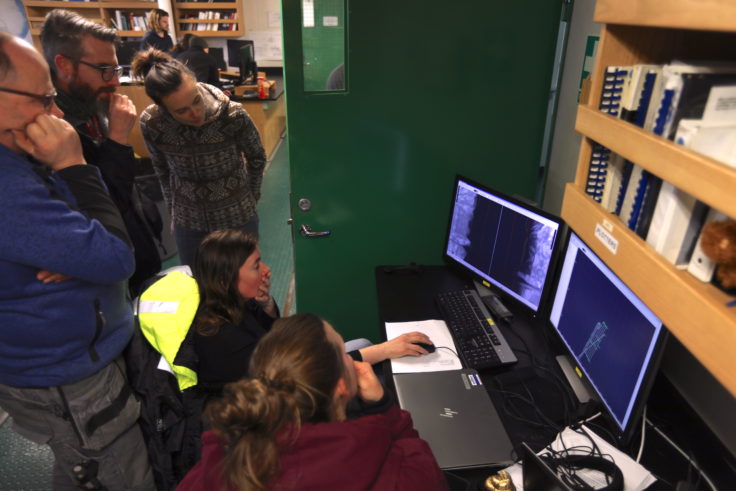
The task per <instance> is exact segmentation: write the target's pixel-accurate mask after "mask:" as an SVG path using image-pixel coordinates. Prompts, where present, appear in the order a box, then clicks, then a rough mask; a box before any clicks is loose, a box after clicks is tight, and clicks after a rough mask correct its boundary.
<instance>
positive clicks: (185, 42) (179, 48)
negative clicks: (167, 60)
mask: <svg viewBox="0 0 736 491" xmlns="http://www.w3.org/2000/svg"><path fill="white" fill-rule="evenodd" d="M192 36H194V34H192V33H191V32H188V33H186V34H184V36H182V38H181V39H180V40H179V42H178V43H176V44H175V45H174V47H173V48H172V49H171V54H172V55H174V56H176V55H178V54H179V53H183V52H184V51H186V50H187V48H188V47H189V40H190V39H191V38H192Z"/></svg>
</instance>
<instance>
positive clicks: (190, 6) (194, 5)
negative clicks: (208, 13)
mask: <svg viewBox="0 0 736 491" xmlns="http://www.w3.org/2000/svg"><path fill="white" fill-rule="evenodd" d="M174 7H176V8H177V9H180V10H240V5H239V4H238V2H208V3H203V2H186V3H185V2H176V3H174Z"/></svg>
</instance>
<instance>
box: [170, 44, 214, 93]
mask: <svg viewBox="0 0 736 491" xmlns="http://www.w3.org/2000/svg"><path fill="white" fill-rule="evenodd" d="M188 42H189V45H188V46H187V48H186V49H185V50H184V51H182V52H181V53H179V54H177V55H176V59H177V60H179V61H181V62H182V63H184V64H185V65H186V66H187V67H188V68H189V69H190V70H191V71H193V72H194V75H195V76H196V77H197V82H203V83H206V84H210V85H214V86H215V87H220V75H219V73H218V72H217V61H216V60H215V58H214V57H213V56H212V55H210V54H209V52H208V49H207V48H208V45H207V41H205V40H204V39H202V38H201V37H199V36H195V35H191V36H190V38H189V40H188Z"/></svg>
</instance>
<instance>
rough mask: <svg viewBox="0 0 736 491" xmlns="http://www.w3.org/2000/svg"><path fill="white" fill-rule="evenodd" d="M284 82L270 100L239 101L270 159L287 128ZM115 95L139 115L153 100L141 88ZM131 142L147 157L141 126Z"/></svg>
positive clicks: (132, 87) (122, 89)
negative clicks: (120, 95) (126, 101)
mask: <svg viewBox="0 0 736 491" xmlns="http://www.w3.org/2000/svg"><path fill="white" fill-rule="evenodd" d="M283 92H284V90H283V83H282V82H280V81H277V82H276V90H275V91H274V94H273V95H272V98H270V99H247V100H242V101H239V102H240V103H241V104H242V106H243V109H245V110H246V112H247V113H248V115H249V116H250V118H251V119H252V120H253V123H254V124H255V125H256V128H257V129H258V133H259V134H260V135H261V142H262V144H263V148H264V150H265V151H266V156H267V158H269V159H270V158H271V157H272V156H273V152H274V150H276V147H277V146H278V143H279V141H280V140H281V135H282V134H283V133H284V130H285V129H286V107H285V102H284V97H283ZM118 93H120V94H124V95H127V96H128V97H129V98H130V99H131V100H132V101H133V104H135V107H136V110H137V111H138V114H140V113H141V112H142V111H143V110H144V109H145V108H147V107H148V106H149V105H150V104H153V101H152V100H151V99H150V98H149V97H148V95H147V94H146V90H145V88H144V87H143V85H140V84H135V85H121V86H120V87H118ZM130 141H131V145H132V146H133V150H134V151H135V153H136V154H138V155H139V156H141V157H149V156H150V155H149V153H148V148H146V144H145V143H144V142H143V135H142V133H141V127H140V125H139V124H138V123H136V124H135V126H134V127H133V130H132V131H131V132H130Z"/></svg>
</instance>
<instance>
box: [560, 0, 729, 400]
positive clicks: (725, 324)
mask: <svg viewBox="0 0 736 491" xmlns="http://www.w3.org/2000/svg"><path fill="white" fill-rule="evenodd" d="M594 20H595V21H596V22H600V23H601V24H603V27H602V32H601V40H600V45H599V48H598V55H597V59H596V64H595V68H594V75H593V85H592V90H591V97H590V98H589V101H588V102H587V103H586V104H585V105H581V106H580V107H579V109H578V115H577V121H576V125H575V128H576V130H577V131H578V132H579V133H581V134H582V135H583V141H582V144H581V148H580V155H579V159H578V166H577V173H576V176H575V182H574V183H570V184H568V185H567V188H566V191H565V198H564V202H563V205H562V216H563V218H564V219H565V220H566V221H567V223H568V224H569V225H570V226H571V227H572V229H573V230H574V231H575V232H576V233H577V234H578V235H580V236H581V237H582V238H583V240H585V242H586V243H588V245H589V246H590V247H592V248H593V249H594V250H595V252H596V253H597V254H598V255H599V256H601V258H602V259H603V260H604V261H605V262H606V263H607V264H608V265H609V266H610V267H612V268H613V270H614V271H615V272H616V274H618V275H619V276H620V277H621V279H622V280H623V281H624V282H625V283H626V284H627V285H629V287H631V288H632V289H633V290H634V291H635V292H636V294H637V295H639V297H641V299H642V300H643V301H644V302H645V303H646V304H647V305H648V306H649V307H650V308H651V309H652V310H653V311H654V312H655V313H656V314H657V315H658V316H659V317H660V318H661V319H662V320H663V321H664V323H665V325H666V326H667V327H668V328H669V330H670V331H671V332H672V334H673V335H675V336H676V337H677V338H678V339H679V340H680V341H681V342H682V344H683V345H685V346H686V347H687V348H688V349H689V350H690V352H691V353H692V354H693V355H694V356H695V357H696V358H698V360H699V361H700V362H701V363H702V364H703V365H704V366H705V367H706V368H707V369H708V370H709V371H710V372H711V373H712V374H713V375H714V376H715V377H716V379H718V380H719V381H720V383H721V384H723V386H724V387H725V388H726V389H727V390H728V391H729V392H731V394H733V395H736V307H729V306H727V302H729V301H730V300H732V298H731V297H729V296H727V295H726V294H724V293H723V292H722V291H720V290H719V289H717V288H716V287H714V286H713V285H711V284H709V283H703V282H700V281H699V280H697V279H695V278H694V277H692V276H691V275H690V274H688V273H687V272H684V271H680V270H678V269H676V268H675V267H674V266H673V265H672V264H670V263H669V262H667V261H666V260H665V259H663V258H662V257H660V256H659V255H658V254H657V253H656V252H655V251H654V250H653V249H652V248H651V247H650V246H649V245H647V244H646V242H644V241H643V240H641V239H640V238H639V237H638V236H637V235H636V234H635V233H633V232H632V231H631V230H629V229H628V228H627V227H626V225H625V224H623V223H622V222H621V221H619V219H618V217H616V216H614V215H611V214H609V213H607V212H606V211H605V210H604V209H603V208H602V207H600V206H599V205H598V204H597V203H595V202H594V201H593V199H591V198H590V197H589V196H588V195H587V194H586V193H585V181H586V178H587V172H588V163H589V161H590V155H591V149H592V142H594V141H595V142H598V143H600V144H601V145H603V146H605V147H608V148H609V149H611V150H612V151H613V152H615V153H618V154H620V155H622V156H623V157H625V158H626V159H629V160H631V161H632V162H634V163H636V164H638V165H640V166H641V167H643V168H644V169H646V170H648V171H650V172H652V173H653V174H655V175H657V176H659V177H661V178H662V179H664V180H665V181H669V182H671V183H672V184H674V185H675V186H677V187H678V188H680V189H682V190H683V191H685V192H687V193H689V194H691V195H693V196H695V197H696V198H697V199H699V200H701V201H703V202H705V203H706V204H708V205H710V206H712V207H714V208H716V209H718V210H721V211H722V212H724V213H726V214H728V215H729V216H730V217H732V218H736V169H733V168H730V167H727V166H725V165H723V164H721V163H719V162H716V161H715V160H712V159H710V158H708V157H705V156H703V155H700V154H697V153H694V152H692V151H689V150H687V149H684V148H682V147H679V146H677V145H675V144H674V143H673V142H672V141H669V140H666V139H663V138H661V137H658V136H655V135H653V134H651V133H647V132H645V131H643V130H641V129H640V128H638V127H635V126H634V125H632V124H629V123H626V122H624V121H621V120H619V119H616V118H614V117H612V116H609V115H607V114H603V113H602V112H600V111H598V109H597V108H598V103H599V101H600V94H601V88H602V84H603V76H602V75H603V72H604V71H605V68H606V66H609V65H632V64H636V63H657V64H664V63H668V62H670V61H672V60H674V59H684V60H729V61H734V62H736V2H733V0H708V1H706V2H703V1H701V0H668V1H667V2H662V1H661V0H598V2H597V5H596V11H595V16H594ZM596 229H597V230H598V232H600V231H601V230H605V232H604V234H606V235H608V236H609V237H610V238H612V239H613V241H614V243H615V244H616V247H615V248H614V247H611V246H610V243H609V246H608V247H607V246H606V245H604V244H603V241H602V240H600V239H599V238H598V236H599V235H600V233H596Z"/></svg>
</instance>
